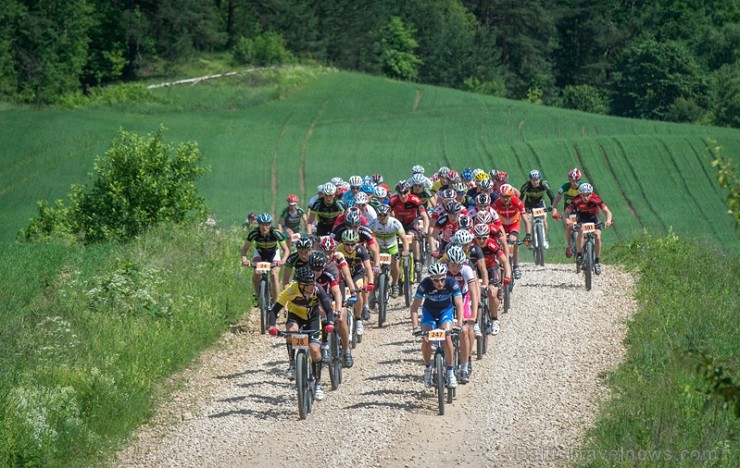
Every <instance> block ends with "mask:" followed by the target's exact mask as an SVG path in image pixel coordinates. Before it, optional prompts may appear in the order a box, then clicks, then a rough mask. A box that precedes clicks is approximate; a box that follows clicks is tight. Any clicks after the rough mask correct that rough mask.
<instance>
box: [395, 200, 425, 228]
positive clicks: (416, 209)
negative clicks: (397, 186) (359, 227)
mask: <svg viewBox="0 0 740 468" xmlns="http://www.w3.org/2000/svg"><path fill="white" fill-rule="evenodd" d="M389 204H390V205H391V210H393V216H395V217H396V219H398V220H399V221H401V224H403V227H404V228H405V229H406V230H410V228H413V222H414V220H416V217H417V216H419V215H420V214H421V213H424V212H425V211H426V209H425V208H424V205H423V204H422V203H421V198H419V197H417V196H416V195H414V194H413V193H410V194H409V195H408V198H407V199H406V202H402V201H401V198H400V197H399V196H398V194H396V195H393V196H392V197H391V199H390V202H389Z"/></svg>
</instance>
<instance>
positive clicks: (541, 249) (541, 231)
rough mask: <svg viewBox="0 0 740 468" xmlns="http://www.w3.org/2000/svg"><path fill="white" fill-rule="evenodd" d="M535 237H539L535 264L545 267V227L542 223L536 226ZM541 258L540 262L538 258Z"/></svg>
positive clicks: (536, 245)
mask: <svg viewBox="0 0 740 468" xmlns="http://www.w3.org/2000/svg"><path fill="white" fill-rule="evenodd" d="M535 236H536V237H537V243H536V244H535V248H534V250H535V264H538V265H540V266H545V226H544V224H542V223H536V224H535ZM537 256H539V261H538V259H537V258H536V257H537Z"/></svg>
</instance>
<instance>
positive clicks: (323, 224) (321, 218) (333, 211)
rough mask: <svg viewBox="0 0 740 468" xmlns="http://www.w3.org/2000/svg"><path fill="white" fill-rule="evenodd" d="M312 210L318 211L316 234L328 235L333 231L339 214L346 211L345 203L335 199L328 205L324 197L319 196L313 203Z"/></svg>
mask: <svg viewBox="0 0 740 468" xmlns="http://www.w3.org/2000/svg"><path fill="white" fill-rule="evenodd" d="M310 210H311V212H313V213H316V235H318V236H326V235H328V234H329V233H330V232H331V228H332V227H333V226H334V220H335V219H337V216H339V215H341V214H342V213H344V203H342V202H341V201H340V200H337V199H334V201H333V202H332V203H331V204H329V205H327V204H326V203H324V199H323V198H319V199H318V200H316V202H314V204H313V205H311V207H310Z"/></svg>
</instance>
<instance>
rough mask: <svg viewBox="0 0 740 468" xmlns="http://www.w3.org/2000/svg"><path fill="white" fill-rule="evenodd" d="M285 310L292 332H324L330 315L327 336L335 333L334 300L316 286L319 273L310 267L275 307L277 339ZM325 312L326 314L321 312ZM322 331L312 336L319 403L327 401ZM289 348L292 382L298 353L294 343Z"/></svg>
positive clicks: (298, 275)
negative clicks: (279, 316)
mask: <svg viewBox="0 0 740 468" xmlns="http://www.w3.org/2000/svg"><path fill="white" fill-rule="evenodd" d="M283 307H285V308H286V309H287V311H288V320H287V321H286V322H285V328H286V330H287V331H289V332H297V331H299V330H300V329H306V330H321V316H322V315H324V316H328V317H329V318H328V320H327V322H328V324H327V326H326V328H325V329H324V330H325V331H326V332H327V333H331V332H332V331H334V323H333V320H332V317H333V311H332V308H331V299H330V298H329V296H328V295H327V294H326V291H324V290H323V289H322V288H317V287H316V274H315V273H314V272H313V271H311V269H310V268H307V267H302V268H299V269H297V270H296V272H295V282H294V283H292V284H291V285H290V286H288V288H287V289H285V290H284V291H283V292H281V293H280V296H278V298H277V301H276V302H275V305H273V306H272V309H271V311H270V319H269V320H270V328H269V329H268V332H269V333H270V335H273V336H277V334H278V328H277V327H276V326H275V322H276V320H277V319H276V317H277V314H278V312H280V311H281V310H282V309H283ZM319 307H321V309H322V310H323V312H324V313H323V314H322V313H321V311H320V310H319ZM319 334H320V331H318V332H316V333H314V334H313V335H311V341H310V345H309V349H310V351H311V358H312V359H313V375H314V379H315V383H316V387H315V392H314V397H315V398H316V399H317V400H323V399H324V390H323V389H322V388H321V364H322V362H321V348H320V345H319ZM287 345H288V360H289V362H290V364H289V365H288V371H287V372H286V375H287V377H288V378H289V379H291V380H293V379H295V352H293V350H292V349H291V346H290V342H288V343H287Z"/></svg>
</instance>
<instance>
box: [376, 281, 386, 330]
mask: <svg viewBox="0 0 740 468" xmlns="http://www.w3.org/2000/svg"><path fill="white" fill-rule="evenodd" d="M377 294H378V327H382V326H383V325H385V319H386V310H387V307H388V275H386V274H385V273H381V274H380V277H379V278H378V291H377Z"/></svg>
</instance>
